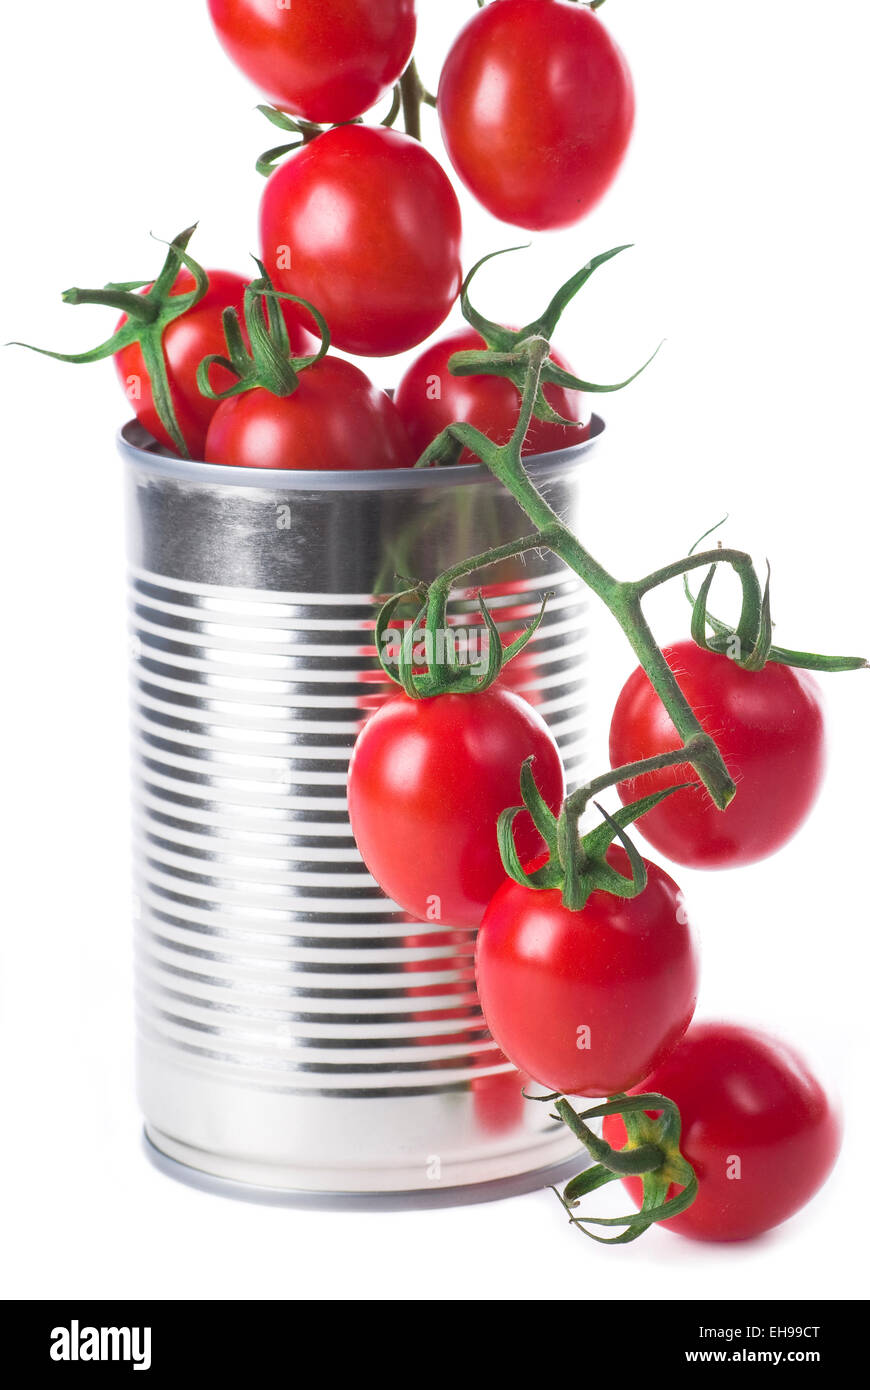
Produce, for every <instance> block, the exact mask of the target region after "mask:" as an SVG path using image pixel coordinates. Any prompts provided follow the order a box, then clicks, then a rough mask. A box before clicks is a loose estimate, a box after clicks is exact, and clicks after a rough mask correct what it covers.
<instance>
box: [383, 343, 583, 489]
mask: <svg viewBox="0 0 870 1390" xmlns="http://www.w3.org/2000/svg"><path fill="white" fill-rule="evenodd" d="M485 346H486V344H485V343H484V340H483V338H481V336H480V334H479V333H477V332H475V330H474V329H473V328H469V329H465V330H464V331H462V330H460V332H458V333H454V334H452V335H451V336H450V337H449V338H444V339H442V341H441V342H440V343H433V345H432V347H430V348H427V349H426V351H425V352H424V353H423V354H422V356H421V357H418V358H417V360H416V362H414V363H412V365H411V366H410V367H409V368H408V370H407V372H406V373H405V375H404V376H403V377H402V380H401V381H400V382H399V386H398V389H397V391H396V406H397V408H398V411H399V414H400V415H401V416H402V419H403V420H404V421H405V424H406V425H407V427H408V433H409V435H410V436H411V442H412V443H413V445H414V448H415V449H416V451H417V454H418V456H419V455H420V454H422V452H423V450H424V449H425V448H426V446H427V445H428V444H431V443H432V440H433V439H435V438H436V437H437V436H438V435H439V434H440V433H441V431H442V430H443V429H446V428H447V426H448V425H452V424H453V423H454V421H457V420H463V421H465V422H466V423H467V424H469V425H474V426H475V427H476V428H477V429H479V430H481V431H482V432H483V433H484V434H485V435H488V436H489V438H490V439H492V440H494V441H495V443H496V444H506V443H507V441H508V439H510V437H511V434H512V433H513V430H514V426H515V425H516V422H517V419H518V417H519V413H520V395H519V392H518V391H517V389H516V387H515V386H514V385H513V384H512V382H510V381H507V380H506V379H505V378H504V377H498V376H483V375H481V376H453V375H452V374H451V372H450V371H449V369H448V365H447V364H448V362H449V361H450V358H451V357H452V356H453V354H454V352H467V351H468V350H469V349H471V348H482V347H485ZM552 357H553V360H554V361H555V362H557V363H558V365H559V366H560V367H564V368H565V370H566V371H569V372H572V371H573V369H572V368H571V367H570V366H569V364H568V363H567V362H566V360H565V358H564V357H561V356H560V355H559V354H558V353H556V352H554V353H553V354H552ZM544 395H545V396H546V397H547V400H548V401H549V403H550V405H551V406H552V407H553V409H554V410H555V411H557V413H558V414H559V415H561V416H562V418H563V419H565V420H583V421H585V423H584V424H583V425H581V426H579V427H573V428H572V427H571V426H565V425H553V424H550V423H549V422H547V421H543V420H533V421H532V423H531V426H530V427H529V432H528V434H527V435H526V442H525V444H524V445H523V453H524V454H545V453H548V452H549V451H550V450H551V449H565V448H567V447H568V445H569V444H576V443H578V442H579V441H580V440H582V439H587V438H588V436H589V424H588V421H589V418H590V413H591V412H590V411H589V409H588V407H587V405H586V402H585V400H584V398H583V396H582V395H581V393H580V392H579V391H566V390H564V389H563V388H562V387H561V386H545V387H544ZM459 461H460V463H473V462H474V461H475V460H474V456H473V454H472V453H471V452H470V450H468V449H465V450H464V451H463V453H462V457H461V458H460V460H459Z"/></svg>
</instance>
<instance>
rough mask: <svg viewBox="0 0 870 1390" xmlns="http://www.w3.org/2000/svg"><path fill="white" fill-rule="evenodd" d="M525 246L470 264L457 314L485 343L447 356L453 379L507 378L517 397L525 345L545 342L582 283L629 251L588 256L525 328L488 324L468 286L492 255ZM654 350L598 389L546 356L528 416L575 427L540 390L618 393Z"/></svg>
mask: <svg viewBox="0 0 870 1390" xmlns="http://www.w3.org/2000/svg"><path fill="white" fill-rule="evenodd" d="M524 249H526V248H524V247H519V246H513V247H509V248H506V249H505V250H504V251H492V252H490V254H489V255H487V256H484V257H483V258H482V259H481V260H479V261H478V262H477V264H476V265H475V266H472V268H471V270H470V271H469V272H468V275H467V276H466V278H465V283H464V284H463V286H462V296H461V304H462V313H463V315H464V317H465V319H466V320H467V322H468V323H469V324H470V325H471V327H472V328H474V329H475V330H476V331H477V332H478V333H479V334H480V336H481V337H482V338H483V340H484V342H485V343H486V348H485V349H483V348H481V349H469V350H468V351H465V352H455V353H454V354H453V356H452V357H451V358H450V362H449V364H448V365H449V368H450V371H451V373H452V374H453V375H454V376H502V377H507V379H508V380H509V381H511V382H512V383H513V385H514V386H515V387H516V389H517V391H518V392H519V393H520V395H522V393H523V390H524V388H525V385H526V381H527V377H528V353H527V351H525V350H524V346H525V345H526V344H527V343H528V340H529V339H532V338H545V339H546V340H547V341H548V342H549V341H550V339H552V337H553V334H554V333H555V331H556V327H557V325H558V323H559V320H560V319H561V317H562V314H563V313H564V312H565V310H566V309H567V307H568V305H569V304H570V303H571V301H572V300H573V299H574V297H575V295H576V294H577V293H578V292H579V291H580V290H581V289H582V288H583V286H584V285H585V284H586V283H587V281H588V280H589V279H590V278H591V277H592V276H593V275H594V274H595V271H596V270H598V268H599V267H600V266H602V265H605V264H606V262H607V261H610V260H613V258H614V256H618V255H619V254H620V253H621V252H622V251H627V250H629V249H630V247H629V246H627V245H626V246H616V247H614V248H613V250H612V251H605V252H604V253H603V254H602V255H600V256H593V258H592V260H590V261H588V262H587V264H586V265H584V266H583V267H582V268H581V269H580V270H578V271H577V274H576V275H573V276H572V277H571V279H570V280H568V281H566V283H565V284H564V285H562V287H561V289H559V290H557V292H556V294H555V295H554V296H553V298H552V299H551V300H550V303H549V304H548V305H547V307H546V309H545V310H544V312H543V313H542V314H541V315H540V317H539V318H537V319H534V320H533V321H532V322H531V323H528V324H526V326H525V327H524V328H520V329H509V328H504V327H503V326H502V325H501V324H497V323H493V322H492V321H491V320H490V319H487V318H484V316H483V315H482V314H480V313H478V311H477V310H476V309H475V308H474V306H473V305H472V303H471V300H470V298H469V293H468V291H469V287H470V285H471V282H472V280H473V279H474V277H475V275H476V274H477V272H478V271H479V270H480V268H481V266H483V265H485V264H486V262H487V261H491V260H493V259H494V257H496V256H504V255H508V254H509V253H510V252H511V251H520V250H524ZM660 347H661V344H659V347H658V348H656V350H655V352H654V353H653V354H652V357H650V358H649V359H648V360H647V361H646V362H644V364H643V366H642V367H639V368H638V370H637V371H636V372H633V373H632V375H631V376H629V377H626V379H625V380H624V381H618V382H615V383H613V384H612V385H609V386H603V385H600V384H597V383H595V382H592V381H585V380H584V379H583V378H581V377H577V376H573V375H572V374H571V373H570V372H567V371H565V370H564V368H562V367H560V366H558V365H557V363H555V362H554V361H553V360H552V359H551V358H549V357H548V359H547V361H546V362H545V363H544V364H543V366H542V368H541V374H540V381H539V383H538V389H537V392H536V395H535V401H534V410H533V414H534V417H535V419H538V420H545V421H548V422H549V423H551V424H555V425H569V426H571V425H579V424H580V423H582V422H580V421H578V420H566V419H565V418H564V416H562V415H560V414H559V413H558V411H556V410H554V409H553V407H552V406H551V405H550V403H549V401H548V400H547V398H546V396H545V395H544V387H545V386H548V385H549V386H561V387H564V388H565V389H566V390H572V391H585V392H588V393H593V394H595V393H598V394H600V393H602V392H610V391H621V390H622V389H623V387H625V386H628V385H630V384H631V382H632V381H634V380H635V379H636V378H637V377H639V376H640V374H641V372H643V371H645V370H646V368H647V367H648V366H649V364H650V362H652V361H653V359H654V358H655V357H656V355H657V354H658V352H659V349H660Z"/></svg>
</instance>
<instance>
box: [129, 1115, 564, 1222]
mask: <svg viewBox="0 0 870 1390" xmlns="http://www.w3.org/2000/svg"><path fill="white" fill-rule="evenodd" d="M566 1138H569V1137H568V1136H560V1140H559V1142H558V1143H555V1142H552V1141H551V1142H550V1143H548V1144H546V1145H543V1144H542V1145H540V1146H538V1147H537V1148H536V1149H535V1150H533V1151H532V1152H529V1151H526V1152H525V1153H524V1154H522V1155H520V1154H510V1155H505V1156H503V1158H502V1161H501V1166H502V1167H503V1170H504V1171H502V1172H501V1173H498V1174H496V1175H494V1176H492V1177H488V1178H485V1179H481V1178H479V1177H478V1178H475V1177H474V1176H470V1175H469V1170H470V1169H471V1168H473V1167H475V1166H477V1165H469V1164H462V1165H461V1167H459V1168H458V1169H457V1171H455V1172H452V1173H451V1171H449V1170H448V1171H447V1172H445V1173H444V1174H443V1175H442V1178H441V1180H440V1181H438V1182H437V1183H431V1184H428V1185H427V1186H426V1187H424V1188H421V1187H420V1186H419V1185H418V1184H419V1170H417V1172H416V1173H415V1174H414V1177H413V1179H410V1176H409V1182H413V1183H414V1184H415V1185H413V1186H411V1185H409V1186H401V1185H400V1184H401V1181H402V1174H401V1171H397V1172H390V1171H389V1170H385V1171H384V1172H383V1173H382V1174H381V1180H382V1181H383V1180H384V1179H388V1180H389V1181H390V1182H391V1183H393V1186H392V1187H391V1188H390V1189H389V1190H385V1189H381V1188H375V1187H368V1188H367V1187H359V1188H356V1189H354V1190H349V1191H333V1190H330V1189H328V1188H324V1187H322V1186H315V1185H313V1184H312V1182H311V1174H310V1173H304V1174H303V1173H298V1174H294V1172H293V1170H287V1171H286V1173H285V1172H284V1171H283V1170H282V1172H281V1180H280V1182H276V1181H275V1176H276V1175H275V1173H274V1170H273V1171H272V1172H269V1171H267V1170H265V1169H263V1168H261V1167H258V1166H257V1165H255V1164H251V1165H245V1169H246V1173H245V1176H240V1171H239V1169H240V1165H238V1164H232V1165H229V1166H231V1167H232V1170H233V1171H232V1172H229V1171H227V1169H228V1165H226V1164H225V1163H223V1162H222V1160H221V1159H220V1158H219V1157H217V1156H216V1155H214V1154H210V1153H207V1152H205V1151H202V1150H198V1149H193V1148H190V1147H189V1146H188V1145H186V1144H180V1143H179V1142H178V1141H177V1140H173V1139H170V1138H169V1137H168V1136H167V1135H165V1134H162V1133H161V1132H160V1131H159V1130H157V1129H155V1128H154V1127H153V1126H152V1125H147V1124H146V1125H145V1126H144V1129H143V1135H142V1142H143V1148H144V1150H145V1154H146V1156H147V1158H148V1160H149V1162H150V1163H151V1164H152V1165H153V1166H154V1167H155V1168H156V1169H157V1171H158V1172H160V1173H162V1174H164V1176H166V1177H170V1178H173V1179H174V1180H175V1181H176V1182H182V1183H185V1184H186V1185H187V1186H188V1187H193V1188H196V1189H197V1190H198V1191H200V1192H206V1193H209V1194H211V1195H212V1196H218V1197H229V1198H233V1199H235V1200H236V1201H242V1202H253V1203H256V1204H259V1205H262V1206H276V1207H298V1208H307V1209H308V1210H315V1211H317V1210H319V1211H415V1210H417V1211H420V1210H426V1209H435V1208H439V1207H449V1206H470V1205H473V1204H476V1203H479V1202H496V1201H501V1200H503V1199H504V1198H506V1197H518V1196H521V1195H522V1194H523V1193H527V1192H534V1191H536V1190H538V1189H540V1188H543V1187H547V1186H549V1185H550V1184H552V1183H560V1182H566V1181H567V1180H568V1178H571V1177H573V1176H574V1175H575V1174H576V1173H578V1172H581V1171H582V1170H583V1169H584V1168H587V1167H588V1166H589V1164H590V1162H591V1160H590V1158H589V1155H588V1154H587V1153H586V1152H585V1151H583V1150H580V1151H578V1150H577V1149H576V1147H575V1146H574V1141H573V1136H570V1138H569V1142H568V1143H566ZM542 1160H543V1162H542ZM529 1163H534V1164H535V1165H536V1166H535V1167H532V1168H530V1167H528V1166H527V1165H528V1164H529ZM520 1164H522V1165H523V1166H521V1167H519V1165H520ZM515 1165H516V1166H517V1170H515ZM481 1166H483V1164H481ZM493 1166H494V1164H493V1161H492V1160H489V1162H488V1163H487V1164H486V1167H487V1168H489V1169H492V1168H493ZM222 1170H223V1171H222ZM267 1178H269V1179H271V1180H270V1181H267V1180H266V1179H267Z"/></svg>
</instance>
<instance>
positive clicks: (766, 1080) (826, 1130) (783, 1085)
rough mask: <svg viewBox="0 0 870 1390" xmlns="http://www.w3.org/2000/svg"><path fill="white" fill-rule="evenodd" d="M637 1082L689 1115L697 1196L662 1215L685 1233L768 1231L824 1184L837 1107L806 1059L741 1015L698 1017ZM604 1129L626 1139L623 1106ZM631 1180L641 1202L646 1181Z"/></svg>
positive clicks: (686, 1149) (686, 1136)
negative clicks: (720, 1019) (733, 1018)
mask: <svg viewBox="0 0 870 1390" xmlns="http://www.w3.org/2000/svg"><path fill="white" fill-rule="evenodd" d="M635 1091H636V1092H643V1091H658V1092H659V1093H660V1094H661V1095H665V1096H668V1097H669V1098H670V1099H671V1100H672V1101H674V1102H675V1104H676V1105H677V1106H678V1107H679V1110H680V1114H681V1116H682V1121H683V1130H682V1142H681V1145H680V1148H681V1150H682V1152H683V1154H684V1155H685V1157H686V1158H687V1159H688V1161H689V1163H691V1165H692V1167H693V1168H694V1169H695V1173H696V1175H697V1178H698V1196H697V1197H696V1198H695V1201H694V1202H693V1203H692V1205H691V1206H690V1207H689V1208H688V1209H687V1210H686V1211H684V1212H683V1213H682V1214H681V1215H680V1216H674V1217H671V1219H670V1221H663V1222H662V1223H661V1224H662V1227H663V1228H664V1229H666V1230H670V1231H676V1232H677V1233H678V1234H679V1235H683V1236H692V1237H694V1238H695V1239H696V1240H747V1239H749V1238H750V1237H752V1236H757V1235H761V1233H762V1232H763V1231H769V1230H770V1229H771V1227H773V1226H778V1225H779V1223H780V1222H781V1221H786V1220H787V1219H788V1217H790V1216H793V1215H794V1213H795V1212H796V1211H799V1210H800V1208H801V1207H802V1206H804V1205H805V1204H806V1203H807V1202H808V1201H809V1200H810V1198H811V1197H813V1196H814V1195H815V1193H816V1192H818V1190H819V1188H820V1187H821V1186H822V1184H823V1183H824V1181H825V1179H826V1178H827V1177H828V1175H829V1173H830V1171H831V1169H832V1168H833V1166H834V1162H835V1160H836V1157H837V1153H838V1152H839V1148H840V1139H841V1124H840V1118H839V1115H838V1113H837V1111H836V1109H835V1108H834V1107H833V1106H832V1104H831V1102H830V1101H829V1099H828V1097H827V1096H826V1095H825V1092H824V1091H823V1090H822V1087H821V1086H820V1085H819V1083H818V1081H817V1080H816V1079H815V1077H814V1076H813V1075H812V1073H811V1072H809V1071H808V1070H807V1066H806V1063H805V1062H804V1061H803V1060H802V1058H801V1057H800V1056H799V1055H798V1054H797V1053H796V1052H793V1051H792V1049H791V1048H790V1047H786V1046H785V1044H784V1043H781V1042H778V1041H777V1040H776V1039H774V1038H771V1037H768V1036H767V1035H766V1034H764V1033H758V1032H754V1031H751V1030H750V1029H747V1028H740V1027H737V1026H736V1025H734V1024H728V1023H696V1024H695V1025H694V1026H693V1027H692V1028H691V1029H690V1030H689V1032H688V1033H687V1034H686V1036H685V1038H684V1039H683V1041H682V1043H681V1044H680V1046H679V1047H678V1048H677V1050H676V1052H674V1053H673V1054H672V1056H670V1057H669V1058H668V1059H667V1060H666V1061H665V1062H663V1063H662V1065H661V1066H660V1067H657V1068H656V1070H655V1071H654V1072H653V1073H652V1075H651V1076H648V1077H647V1078H646V1079H645V1081H644V1082H643V1085H642V1086H638V1087H636V1088H635ZM651 1113H655V1112H651ZM604 1137H605V1139H606V1140H607V1142H608V1143H609V1144H612V1145H613V1146H614V1148H622V1146H623V1144H624V1143H625V1138H626V1135H625V1126H624V1125H623V1123H622V1119H621V1117H620V1116H619V1115H609V1116H607V1117H606V1118H605V1120H604ZM624 1182H625V1185H626V1187H627V1188H628V1190H629V1192H630V1193H631V1195H632V1197H633V1198H634V1199H635V1201H636V1202H637V1204H638V1205H640V1201H641V1196H642V1187H641V1182H640V1180H639V1179H638V1178H626V1179H624ZM678 1191H679V1188H676V1187H672V1188H671V1190H670V1193H669V1195H670V1196H675V1195H676V1193H677V1192H678Z"/></svg>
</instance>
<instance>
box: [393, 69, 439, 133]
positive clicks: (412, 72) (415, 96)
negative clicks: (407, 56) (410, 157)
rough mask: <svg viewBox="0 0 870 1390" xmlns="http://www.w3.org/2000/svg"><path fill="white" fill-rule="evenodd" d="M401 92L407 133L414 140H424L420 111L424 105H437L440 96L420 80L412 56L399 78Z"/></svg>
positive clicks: (403, 118)
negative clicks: (436, 95)
mask: <svg viewBox="0 0 870 1390" xmlns="http://www.w3.org/2000/svg"><path fill="white" fill-rule="evenodd" d="M399 93H400V95H401V99H402V120H403V122H404V125H405V134H406V135H410V136H411V137H412V138H413V139H414V140H422V138H423V126H422V122H421V119H420V113H421V111H422V108H423V107H424V106H437V105H438V98H437V97H435V96H433V95H432V93H431V92H429V91H427V90H426V88H425V87H424V86H423V83H422V82H421V81H420V74H419V72H418V71H417V64H416V63H415V62H414V59H413V58H412V59H411V61H410V63H409V64H408V66H407V67H406V68H405V71H404V72H403V73H402V76H401V78H400V79H399Z"/></svg>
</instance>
